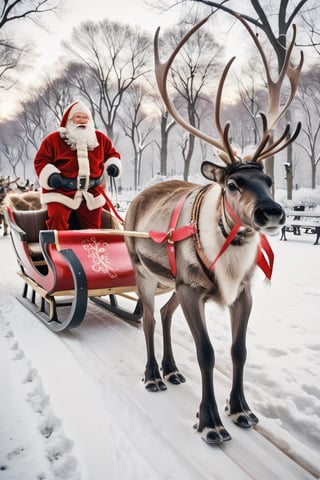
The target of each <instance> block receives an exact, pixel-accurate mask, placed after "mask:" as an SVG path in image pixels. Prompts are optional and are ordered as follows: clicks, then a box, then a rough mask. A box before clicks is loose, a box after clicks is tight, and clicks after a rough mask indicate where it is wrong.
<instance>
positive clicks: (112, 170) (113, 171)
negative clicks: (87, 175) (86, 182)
mask: <svg viewBox="0 0 320 480" xmlns="http://www.w3.org/2000/svg"><path fill="white" fill-rule="evenodd" d="M107 174H108V175H109V177H117V176H118V175H119V168H118V167H117V165H114V164H111V165H109V167H108V168H107Z"/></svg>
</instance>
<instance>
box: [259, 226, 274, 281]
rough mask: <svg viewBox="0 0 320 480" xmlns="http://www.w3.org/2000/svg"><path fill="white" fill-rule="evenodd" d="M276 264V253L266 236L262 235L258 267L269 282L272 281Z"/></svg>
mask: <svg viewBox="0 0 320 480" xmlns="http://www.w3.org/2000/svg"><path fill="white" fill-rule="evenodd" d="M273 262H274V253H273V251H272V248H271V246H270V243H269V241H268V239H267V237H266V236H265V235H263V234H262V233H260V245H259V247H258V252H257V265H258V267H260V268H261V270H262V271H263V273H264V274H265V276H266V277H267V279H268V280H271V277H272V270H273Z"/></svg>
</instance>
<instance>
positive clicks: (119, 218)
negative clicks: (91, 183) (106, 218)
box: [96, 185, 124, 224]
mask: <svg viewBox="0 0 320 480" xmlns="http://www.w3.org/2000/svg"><path fill="white" fill-rule="evenodd" d="M96 189H97V190H99V192H100V193H101V195H102V196H103V197H104V199H105V201H106V203H105V204H106V205H107V207H108V209H109V211H112V212H113V213H114V215H115V216H116V217H117V219H118V220H119V221H120V222H121V223H122V224H123V223H124V220H123V218H121V216H120V215H119V213H118V212H117V210H116V209H115V207H114V206H113V203H112V202H111V200H110V198H109V197H108V195H107V194H106V192H105V191H104V190H103V188H102V187H100V186H99V185H98V186H97V187H96Z"/></svg>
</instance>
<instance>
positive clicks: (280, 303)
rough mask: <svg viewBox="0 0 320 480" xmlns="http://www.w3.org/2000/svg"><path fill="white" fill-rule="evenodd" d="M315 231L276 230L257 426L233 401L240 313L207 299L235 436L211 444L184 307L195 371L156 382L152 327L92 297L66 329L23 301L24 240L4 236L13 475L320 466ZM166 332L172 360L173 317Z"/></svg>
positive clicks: (7, 452) (257, 348) (20, 479)
mask: <svg viewBox="0 0 320 480" xmlns="http://www.w3.org/2000/svg"><path fill="white" fill-rule="evenodd" d="M312 240H313V236H312V237H309V236H306V237H303V238H301V239H299V240H297V239H294V238H293V237H292V236H291V237H290V240H289V241H288V242H280V241H279V240H278V238H276V239H273V240H272V245H273V249H274V252H275V256H276V259H275V270H274V276H273V282H272V285H271V288H266V287H265V286H264V283H263V278H262V276H261V275H260V274H258V275H257V277H256V280H255V285H254V309H253V312H252V316H251V320H250V323H249V331H248V361H247V369H246V376H245V380H246V392H247V399H248V402H249V404H250V406H251V408H252V409H253V410H254V412H255V413H256V414H258V416H259V417H260V424H259V427H258V429H257V430H256V431H255V430H250V431H243V430H241V429H239V428H238V427H236V426H234V425H233V424H232V422H231V421H230V419H229V418H228V417H227V416H225V414H224V412H223V409H224V404H225V400H226V398H227V396H228V392H229V390H230V369H231V366H230V359H229V350H230V332H229V321H228V316H227V312H224V311H220V310H219V309H217V308H216V307H215V306H214V305H211V304H210V305H208V306H207V318H208V328H209V330H210V333H211V338H212V340H213V343H214V346H215V351H216V363H217V369H216V373H215V386H216V395H217V398H218V401H219V407H220V413H221V415H222V418H223V421H224V423H225V427H226V428H227V430H229V432H230V433H231V435H232V440H231V442H228V443H227V444H225V445H224V446H223V447H210V446H208V445H206V444H205V443H204V442H203V441H202V440H201V439H200V437H199V435H198V434H197V433H196V431H195V430H194V429H193V428H192V426H193V424H194V423H195V421H196V418H195V414H196V411H197V408H198V405H199V399H200V394H201V387H200V378H199V370H198V366H197V362H196V359H195V349H194V344H193V340H192V338H191V335H190V333H189V330H188V327H187V325H186V322H185V320H184V318H183V316H182V314H181V313H178V314H177V315H176V318H175V321H174V326H173V341H174V350H175V355H176V359H177V363H178V365H179V368H180V369H181V371H182V372H183V373H184V374H185V375H186V377H187V383H186V384H184V385H181V386H173V385H168V390H167V391H166V392H161V393H158V394H151V393H147V392H146V391H145V389H144V386H143V383H142V382H141V378H142V376H143V370H144V364H145V347H144V338H143V332H142V328H141V327H134V326H131V325H128V324H127V323H125V322H123V321H122V320H120V319H118V318H117V317H116V316H113V315H111V314H109V313H107V312H105V311H103V310H102V309H101V307H99V306H96V305H94V304H92V303H90V306H89V309H88V312H87V316H86V319H85V321H84V322H83V324H82V325H81V326H80V327H79V328H78V329H75V330H72V331H70V332H66V333H63V334H59V335H56V334H54V333H52V332H51V331H49V330H48V329H47V328H46V327H45V326H44V325H42V324H41V323H40V322H39V321H38V320H37V319H36V318H35V317H33V315H32V314H31V313H30V312H28V311H27V310H26V309H25V308H24V307H23V306H22V305H21V304H20V303H19V302H17V300H16V298H15V297H16V296H17V295H20V293H21V289H22V281H21V280H20V279H19V278H18V277H17V275H16V270H17V266H16V261H15V257H14V254H13V251H12V246H11V243H10V239H9V238H5V237H0V252H1V266H0V273H1V279H0V287H1V290H0V362H1V367H0V368H1V397H0V415H1V426H0V480H57V479H58V480H80V479H81V480H118V479H123V480H133V479H143V480H149V479H150V480H167V479H168V480H169V479H170V480H178V479H179V480H180V479H184V480H209V479H210V480H212V479H213V480H215V479H217V480H218V479H223V480H233V479H237V480H242V479H245V480H247V479H257V480H264V479H265V480H271V479H272V480H275V479H279V480H280V479H281V480H284V479H285V480H287V479H288V480H294V479H297V480H302V479H313V478H317V477H320V473H319V472H320V454H319V445H320V373H319V372H320V336H319V333H320V324H319V311H320V281H319V280H320V246H314V245H312ZM159 303H160V297H158V298H157V304H158V305H159ZM158 323H160V322H158ZM156 342H157V343H156V345H157V349H158V352H159V360H160V359H161V328H160V324H158V326H157V338H156ZM262 431H263V432H265V433H266V434H267V435H268V436H269V437H271V439H272V441H273V442H275V443H277V444H278V445H279V447H280V448H281V449H282V450H286V451H287V452H289V453H290V455H291V456H293V457H294V458H296V459H298V460H299V462H300V463H302V464H304V466H305V467H306V468H307V470H308V471H309V473H308V472H307V471H306V470H304V469H302V468H301V467H300V466H299V465H298V464H297V463H296V462H295V461H292V460H291V459H290V458H289V457H288V456H287V455H285V454H284V453H283V452H282V451H281V450H280V449H278V448H276V447H275V446H274V445H273V444H272V443H270V442H269V441H268V440H267V439H266V438H265V437H264V436H263V435H262V434H261V432H262ZM310 472H313V474H312V473H310Z"/></svg>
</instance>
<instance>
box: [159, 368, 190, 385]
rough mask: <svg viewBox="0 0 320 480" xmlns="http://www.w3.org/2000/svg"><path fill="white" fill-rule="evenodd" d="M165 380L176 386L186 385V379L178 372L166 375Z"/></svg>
mask: <svg viewBox="0 0 320 480" xmlns="http://www.w3.org/2000/svg"><path fill="white" fill-rule="evenodd" d="M164 379H165V380H167V381H168V382H170V383H173V384H174V385H180V383H185V381H186V378H185V377H184V376H183V375H182V374H181V373H180V372H178V371H175V372H171V373H168V375H164Z"/></svg>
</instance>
